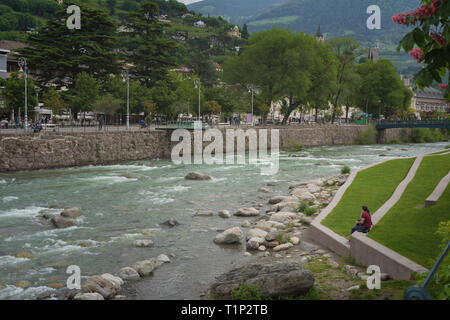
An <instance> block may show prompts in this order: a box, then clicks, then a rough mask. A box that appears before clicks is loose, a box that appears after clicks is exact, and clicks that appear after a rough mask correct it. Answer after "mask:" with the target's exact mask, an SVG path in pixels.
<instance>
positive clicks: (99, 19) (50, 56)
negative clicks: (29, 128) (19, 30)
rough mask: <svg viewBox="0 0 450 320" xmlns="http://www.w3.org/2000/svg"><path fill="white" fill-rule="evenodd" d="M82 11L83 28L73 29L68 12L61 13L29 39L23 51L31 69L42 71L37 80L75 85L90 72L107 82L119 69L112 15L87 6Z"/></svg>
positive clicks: (62, 11)
mask: <svg viewBox="0 0 450 320" xmlns="http://www.w3.org/2000/svg"><path fill="white" fill-rule="evenodd" d="M65 6H66V7H67V5H65ZM79 6H80V9H81V29H79V30H77V29H73V30H69V29H68V28H67V25H66V19H67V18H68V15H67V13H66V10H65V9H64V10H61V11H59V12H58V13H57V16H58V19H56V20H53V21H49V22H48V24H47V26H46V27H43V28H41V29H40V30H39V31H38V33H36V34H31V35H30V36H29V38H28V41H27V42H28V44H29V45H30V47H27V48H24V49H21V50H20V55H22V56H25V57H26V58H27V60H28V66H29V68H30V69H31V70H39V71H40V72H39V74H36V75H35V76H36V78H37V80H38V81H39V82H40V83H41V84H43V85H45V84H48V83H49V82H50V81H51V80H52V82H53V83H54V84H56V85H57V86H58V87H60V86H63V85H69V86H71V87H72V86H73V80H74V79H75V78H76V77H77V75H78V74H79V73H81V72H88V73H89V74H92V75H94V76H95V77H96V78H97V79H99V80H105V79H106V78H107V76H108V75H109V74H111V73H117V72H118V70H119V64H118V59H117V58H118V55H117V53H116V46H117V38H116V34H115V32H116V26H115V24H114V22H113V20H112V19H111V18H110V17H109V16H108V13H107V12H105V11H103V10H99V9H95V8H92V7H90V6H86V5H81V4H80V5H79Z"/></svg>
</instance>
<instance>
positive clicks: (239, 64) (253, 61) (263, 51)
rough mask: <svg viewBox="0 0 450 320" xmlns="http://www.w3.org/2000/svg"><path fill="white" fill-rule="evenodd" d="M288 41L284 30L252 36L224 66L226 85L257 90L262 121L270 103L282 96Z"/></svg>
mask: <svg viewBox="0 0 450 320" xmlns="http://www.w3.org/2000/svg"><path fill="white" fill-rule="evenodd" d="M290 38H291V33H290V31H287V30H284V29H272V30H267V31H261V32H258V33H254V34H252V36H251V37H250V39H249V42H248V46H247V47H246V48H245V50H244V52H243V53H242V54H241V55H240V56H236V57H231V58H229V59H228V60H227V61H226V63H225V65H224V79H225V81H226V82H228V83H230V84H240V85H241V86H244V87H248V85H253V86H256V87H257V88H258V90H259V92H260V94H259V98H260V99H261V109H260V112H261V115H262V117H263V121H264V122H265V119H266V118H267V114H268V112H269V110H270V105H271V103H272V101H274V100H275V99H278V98H280V97H282V96H283V95H284V94H285V88H284V86H283V85H284V84H285V82H284V81H285V79H286V78H287V76H288V73H289V71H290V70H289V66H290V63H289V59H290V56H289V54H288V51H289V48H290V43H291V42H290Z"/></svg>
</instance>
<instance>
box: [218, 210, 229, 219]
mask: <svg viewBox="0 0 450 320" xmlns="http://www.w3.org/2000/svg"><path fill="white" fill-rule="evenodd" d="M219 217H221V218H224V219H228V218H231V214H230V211H228V210H221V211H219Z"/></svg>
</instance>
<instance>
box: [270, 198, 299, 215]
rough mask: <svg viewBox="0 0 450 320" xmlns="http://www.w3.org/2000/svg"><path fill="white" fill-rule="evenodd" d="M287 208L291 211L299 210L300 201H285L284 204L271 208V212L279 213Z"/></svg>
mask: <svg viewBox="0 0 450 320" xmlns="http://www.w3.org/2000/svg"><path fill="white" fill-rule="evenodd" d="M286 207H288V208H291V209H297V208H298V200H296V201H290V202H284V201H283V202H280V203H277V204H274V205H273V206H272V207H271V208H270V211H275V212H278V211H281V210H282V209H284V208H286Z"/></svg>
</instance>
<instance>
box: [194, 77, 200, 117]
mask: <svg viewBox="0 0 450 320" xmlns="http://www.w3.org/2000/svg"><path fill="white" fill-rule="evenodd" d="M194 86H195V88H196V89H197V88H198V121H200V93H201V88H200V86H201V82H200V79H194Z"/></svg>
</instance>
